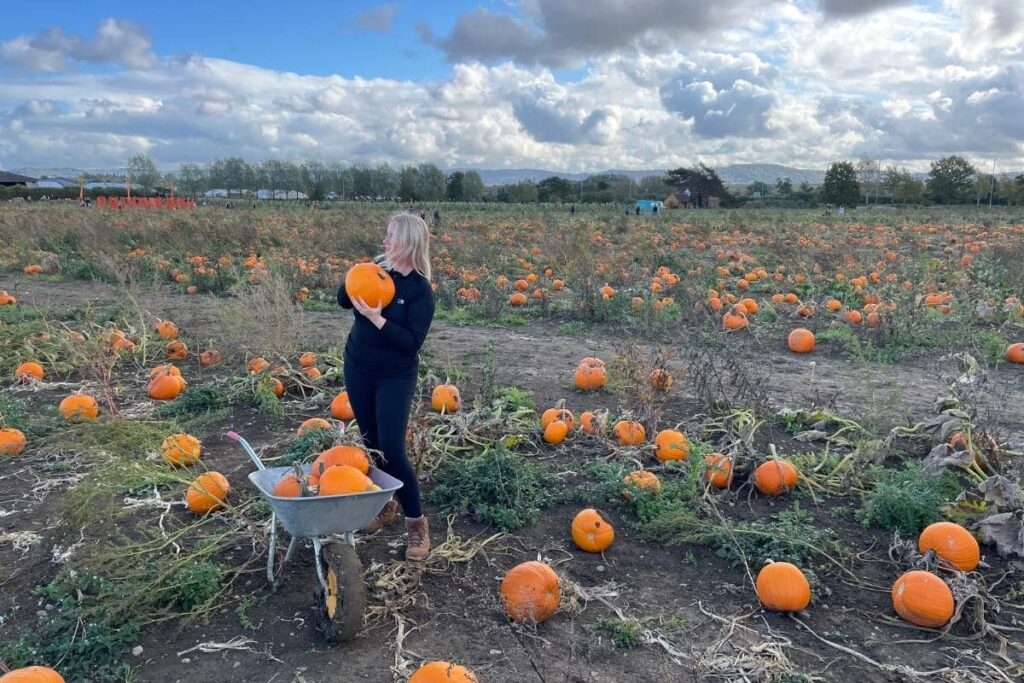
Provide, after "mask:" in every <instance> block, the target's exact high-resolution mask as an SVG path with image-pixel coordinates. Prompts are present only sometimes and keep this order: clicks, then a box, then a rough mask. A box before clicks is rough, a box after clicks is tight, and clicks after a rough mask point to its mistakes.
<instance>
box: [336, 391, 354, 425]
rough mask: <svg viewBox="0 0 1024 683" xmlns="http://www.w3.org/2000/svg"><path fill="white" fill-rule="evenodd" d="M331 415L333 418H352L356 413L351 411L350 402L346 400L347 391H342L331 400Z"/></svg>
mask: <svg viewBox="0 0 1024 683" xmlns="http://www.w3.org/2000/svg"><path fill="white" fill-rule="evenodd" d="M331 417H333V418H334V419H335V420H354V419H355V417H356V415H355V413H353V412H352V404H351V403H349V400H348V392H347V391H343V392H341V393H340V394H338V395H337V396H335V397H334V400H333V401H331Z"/></svg>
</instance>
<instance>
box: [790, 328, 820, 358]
mask: <svg viewBox="0 0 1024 683" xmlns="http://www.w3.org/2000/svg"><path fill="white" fill-rule="evenodd" d="M814 343H815V339H814V333H813V332H811V331H810V330H808V329H806V328H804V327H798V328H796V329H795V330H793V331H792V332H790V333H789V338H788V339H787V340H786V345H787V346H788V347H789V350H790V351H792V352H793V353H810V352H811V351H813V350H814Z"/></svg>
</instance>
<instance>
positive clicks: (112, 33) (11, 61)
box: [0, 18, 156, 73]
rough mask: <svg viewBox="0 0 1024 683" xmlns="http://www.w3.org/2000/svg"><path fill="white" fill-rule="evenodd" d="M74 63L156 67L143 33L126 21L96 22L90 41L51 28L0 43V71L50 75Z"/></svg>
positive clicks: (150, 42) (150, 45)
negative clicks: (32, 72)
mask: <svg viewBox="0 0 1024 683" xmlns="http://www.w3.org/2000/svg"><path fill="white" fill-rule="evenodd" d="M76 61H78V62H90V63H94V64H119V65H121V66H123V67H125V68H127V69H139V70H144V69H150V68H152V67H153V65H154V64H156V54H155V53H154V52H153V39H152V37H151V36H150V35H149V33H148V32H147V31H146V30H144V29H143V28H142V27H141V26H139V25H138V24H136V23H134V22H132V21H128V20H127V19H114V18H110V19H104V20H103V21H102V22H100V25H99V27H97V29H96V35H95V36H94V37H93V38H84V37H82V36H76V35H69V34H67V33H65V32H64V30H63V29H61V28H60V27H53V28H50V29H48V30H46V31H44V32H42V33H40V34H39V35H36V36H25V35H21V36H18V37H16V38H13V39H11V40H8V41H6V42H4V43H0V67H4V66H6V67H8V68H14V69H20V70H24V71H40V72H45V73H52V72H57V71H63V70H65V69H67V68H68V67H69V66H70V64H71V63H73V62H76Z"/></svg>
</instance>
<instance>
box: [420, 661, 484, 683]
mask: <svg viewBox="0 0 1024 683" xmlns="http://www.w3.org/2000/svg"><path fill="white" fill-rule="evenodd" d="M409 683H477V678H476V676H475V675H474V674H473V672H472V671H470V670H469V669H467V668H466V667H464V666H459V665H458V664H452V663H450V662H441V661H438V662H427V663H426V664H424V665H423V666H421V667H420V668H419V669H417V670H416V671H415V673H413V675H412V676H410V677H409Z"/></svg>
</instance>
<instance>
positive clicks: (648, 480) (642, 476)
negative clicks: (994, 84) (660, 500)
mask: <svg viewBox="0 0 1024 683" xmlns="http://www.w3.org/2000/svg"><path fill="white" fill-rule="evenodd" d="M622 483H623V484H626V486H636V487H637V488H641V489H644V490H646V491H650V492H651V493H658V492H659V491H661V479H658V475H656V474H655V473H654V472H648V471H647V470H635V471H633V472H630V473H629V474H627V475H626V476H625V477H623V478H622ZM625 496H626V497H627V498H628V497H629V490H628V489H627V490H626V491H625Z"/></svg>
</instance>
